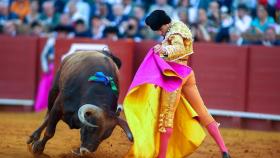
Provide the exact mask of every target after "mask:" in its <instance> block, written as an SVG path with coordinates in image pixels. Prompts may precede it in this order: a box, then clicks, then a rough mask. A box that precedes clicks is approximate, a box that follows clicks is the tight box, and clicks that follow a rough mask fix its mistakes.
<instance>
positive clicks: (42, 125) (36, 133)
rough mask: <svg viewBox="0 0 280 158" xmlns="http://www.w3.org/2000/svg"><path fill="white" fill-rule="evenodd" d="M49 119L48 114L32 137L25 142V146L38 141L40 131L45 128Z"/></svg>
mask: <svg viewBox="0 0 280 158" xmlns="http://www.w3.org/2000/svg"><path fill="white" fill-rule="evenodd" d="M48 119H49V113H47V114H46V116H45V119H44V121H43V123H42V124H41V125H40V126H39V127H38V128H37V129H36V130H35V131H34V132H33V133H32V135H31V136H30V137H29V139H28V140H27V144H31V143H32V144H33V143H34V142H35V141H38V140H39V139H40V136H41V133H42V131H43V130H44V129H45V128H46V126H47V123H48Z"/></svg>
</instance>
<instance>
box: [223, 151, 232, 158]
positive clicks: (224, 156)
mask: <svg viewBox="0 0 280 158" xmlns="http://www.w3.org/2000/svg"><path fill="white" fill-rule="evenodd" d="M223 158H231V157H230V155H229V153H227V152H223Z"/></svg>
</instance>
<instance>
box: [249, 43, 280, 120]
mask: <svg viewBox="0 0 280 158" xmlns="http://www.w3.org/2000/svg"><path fill="white" fill-rule="evenodd" d="M248 84H249V88H248V104H247V105H248V107H247V110H248V111H252V112H259V113H269V114H278V115H279V114H280V100H279V99H280V47H273V48H270V47H262V46H251V47H250V61H249V82H248Z"/></svg>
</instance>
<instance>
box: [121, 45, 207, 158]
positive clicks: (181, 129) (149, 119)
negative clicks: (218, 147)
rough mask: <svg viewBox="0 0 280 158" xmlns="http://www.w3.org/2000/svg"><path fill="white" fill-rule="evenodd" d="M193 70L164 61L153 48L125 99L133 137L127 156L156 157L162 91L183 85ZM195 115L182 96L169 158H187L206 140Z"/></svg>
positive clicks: (126, 113) (125, 110) (168, 154)
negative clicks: (186, 157) (185, 157)
mask: <svg viewBox="0 0 280 158" xmlns="http://www.w3.org/2000/svg"><path fill="white" fill-rule="evenodd" d="M191 71H192V70H191V68H190V67H187V66H183V65H180V64H176V63H171V62H170V63H169V62H166V61H164V60H163V59H161V58H160V57H159V56H158V55H156V54H155V53H154V52H153V50H152V49H151V50H150V51H149V52H148V54H147V56H146V57H145V59H144V61H143V62H142V64H141V66H140V67H139V69H138V71H137V73H136V75H135V77H134V79H133V82H132V84H131V86H130V88H129V91H128V93H127V95H126V97H125V99H124V112H125V116H126V119H127V122H128V124H129V127H130V129H131V131H132V134H133V137H134V143H133V145H132V147H131V149H130V150H129V152H128V154H127V156H126V157H133V158H153V157H156V156H157V154H158V151H159V144H160V142H159V141H160V139H159V135H160V133H159V131H158V115H159V107H160V103H159V100H160V99H159V97H160V92H161V90H162V89H165V90H167V91H174V90H176V89H177V88H179V87H180V86H181V84H182V79H183V78H185V77H187V76H188V75H189V74H190V72H191ZM195 116H197V114H196V112H195V111H194V110H193V109H192V107H191V106H190V104H189V103H188V101H187V100H186V99H185V98H184V97H183V96H181V99H180V102H179V105H178V107H177V110H176V113H175V118H174V127H173V134H172V136H171V138H170V141H169V145H168V150H167V158H177V157H184V156H187V155H189V154H190V153H192V152H193V151H194V150H195V149H196V148H197V147H198V146H199V145H200V144H201V142H202V141H203V139H204V137H205V134H204V131H203V129H202V127H201V126H200V124H199V123H198V122H197V120H195V119H194V117H195Z"/></svg>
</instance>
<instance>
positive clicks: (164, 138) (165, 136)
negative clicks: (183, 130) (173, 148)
mask: <svg viewBox="0 0 280 158" xmlns="http://www.w3.org/2000/svg"><path fill="white" fill-rule="evenodd" d="M172 132H173V128H166V132H165V133H160V148H159V154H158V158H165V157H166V152H167V147H168V141H169V138H170V136H171V134H172Z"/></svg>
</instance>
